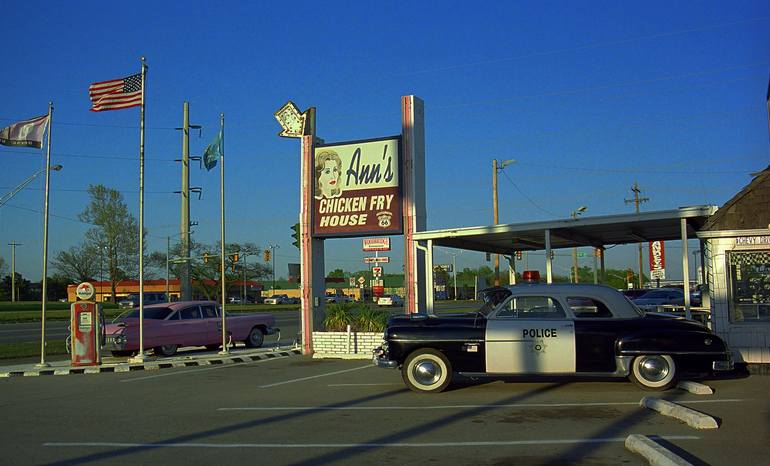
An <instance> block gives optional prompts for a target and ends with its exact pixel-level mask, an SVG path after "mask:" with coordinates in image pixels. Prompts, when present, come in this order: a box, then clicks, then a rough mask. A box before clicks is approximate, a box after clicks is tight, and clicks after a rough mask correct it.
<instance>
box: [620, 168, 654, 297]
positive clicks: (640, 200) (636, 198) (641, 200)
mask: <svg viewBox="0 0 770 466" xmlns="http://www.w3.org/2000/svg"><path fill="white" fill-rule="evenodd" d="M631 191H632V192H633V193H634V198H633V199H626V200H625V201H624V202H625V203H626V204H631V203H632V202H633V203H634V206H635V208H636V213H637V214H638V213H639V204H642V203H645V202H648V201H649V200H650V198H649V197H639V193H640V192H642V190H641V189H639V185H638V184H636V181H634V186H633V187H632V188H631ZM643 264H644V262H643V261H642V243H639V288H644V275H643V267H644V265H643Z"/></svg>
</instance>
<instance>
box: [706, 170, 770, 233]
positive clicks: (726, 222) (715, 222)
mask: <svg viewBox="0 0 770 466" xmlns="http://www.w3.org/2000/svg"><path fill="white" fill-rule="evenodd" d="M768 224H770V165H768V166H767V168H765V169H764V170H762V171H761V172H759V173H757V174H756V176H755V177H754V179H753V180H751V182H750V183H749V184H748V185H746V187H744V188H743V189H742V190H741V191H740V192H739V193H738V194H736V195H735V196H733V198H732V199H730V200H729V201H727V203H725V205H723V206H722V207H720V208H719V210H717V211H716V213H715V214H714V215H712V216H711V217H710V218H709V219H708V221H707V222H706V223H705V224H704V225H703V227H702V228H701V229H700V231H724V230H755V229H764V228H768Z"/></svg>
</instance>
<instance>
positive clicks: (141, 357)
mask: <svg viewBox="0 0 770 466" xmlns="http://www.w3.org/2000/svg"><path fill="white" fill-rule="evenodd" d="M141 60H142V104H141V106H140V110H139V353H137V355H136V357H134V358H132V362H142V361H144V90H145V79H146V78H145V77H146V70H147V65H145V63H144V57H141Z"/></svg>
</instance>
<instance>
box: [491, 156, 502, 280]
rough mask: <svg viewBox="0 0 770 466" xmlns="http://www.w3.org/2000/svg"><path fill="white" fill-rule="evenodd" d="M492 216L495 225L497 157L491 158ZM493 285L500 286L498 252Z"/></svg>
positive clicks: (496, 218) (496, 220) (496, 219)
mask: <svg viewBox="0 0 770 466" xmlns="http://www.w3.org/2000/svg"><path fill="white" fill-rule="evenodd" d="M492 216H493V219H494V220H493V221H494V224H495V225H497V222H498V220H499V219H498V216H497V159H493V160H492ZM495 286H500V254H495Z"/></svg>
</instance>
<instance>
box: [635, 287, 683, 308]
mask: <svg viewBox="0 0 770 466" xmlns="http://www.w3.org/2000/svg"><path fill="white" fill-rule="evenodd" d="M632 301H633V302H634V304H636V305H637V306H639V307H640V308H642V309H645V310H652V308H657V307H658V306H664V305H671V306H684V293H683V292H682V290H680V289H677V288H657V289H654V290H649V291H648V292H647V293H645V294H643V295H641V296H639V297H638V298H634V299H632Z"/></svg>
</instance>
